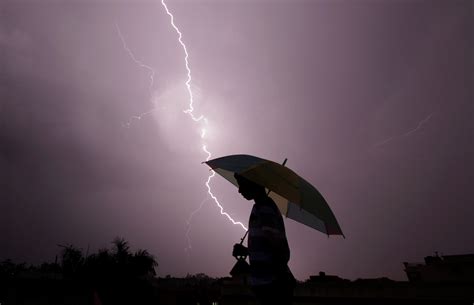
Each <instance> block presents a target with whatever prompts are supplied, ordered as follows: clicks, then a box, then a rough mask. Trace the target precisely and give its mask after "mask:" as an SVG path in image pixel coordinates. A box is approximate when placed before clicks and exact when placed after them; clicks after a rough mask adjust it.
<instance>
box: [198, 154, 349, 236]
mask: <svg viewBox="0 0 474 305" xmlns="http://www.w3.org/2000/svg"><path fill="white" fill-rule="evenodd" d="M285 161H286V160H285ZM204 163H206V164H207V165H208V166H209V167H210V168H211V169H212V170H214V171H215V172H216V173H218V174H219V175H221V176H222V177H224V178H225V179H227V180H228V181H229V182H231V183H232V184H234V185H235V186H237V187H238V184H237V180H236V179H235V177H234V173H237V174H239V175H242V176H243V177H245V178H247V179H249V180H251V181H253V182H255V183H257V184H260V185H262V186H264V187H265V188H266V189H267V190H268V191H269V192H270V193H269V196H270V197H271V198H272V199H273V200H274V201H275V203H276V205H277V206H278V209H279V210H280V212H281V214H282V215H284V216H286V217H288V218H290V219H293V220H295V221H297V222H299V223H302V224H305V225H307V226H309V227H311V228H314V229H316V230H318V231H320V232H323V233H325V234H327V235H328V236H329V235H342V236H344V234H343V233H342V230H341V228H340V227H339V224H338V223H337V220H336V217H335V216H334V214H333V212H332V211H331V209H330V208H329V205H328V204H327V202H326V200H325V199H324V198H323V196H322V195H321V194H320V193H319V191H318V190H316V188H315V187H314V186H312V185H311V184H310V183H309V182H307V181H306V180H305V179H303V178H301V177H300V176H299V175H298V174H296V173H295V172H294V171H292V170H291V169H289V168H288V167H285V166H284V164H283V165H282V164H279V163H276V162H273V161H270V160H266V159H262V158H259V157H255V156H251V155H230V156H225V157H221V158H216V159H212V160H208V161H206V162H204Z"/></svg>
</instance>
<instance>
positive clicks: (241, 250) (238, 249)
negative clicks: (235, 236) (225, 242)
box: [232, 244, 249, 258]
mask: <svg viewBox="0 0 474 305" xmlns="http://www.w3.org/2000/svg"><path fill="white" fill-rule="evenodd" d="M248 255H249V250H248V249H247V247H245V246H243V245H242V244H235V245H234V250H233V251H232V256H233V257H236V258H237V257H247V256H248Z"/></svg>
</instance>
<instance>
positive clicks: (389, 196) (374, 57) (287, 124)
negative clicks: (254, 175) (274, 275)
mask: <svg viewBox="0 0 474 305" xmlns="http://www.w3.org/2000/svg"><path fill="white" fill-rule="evenodd" d="M473 6H474V5H473V2H472V1H445V0H440V1H434V0H430V1H421V0H413V1H409V0H389V1H370V0H366V1H357V0H347V1H343V0H335V1H329V0H327V1H326V0H319V1H241V2H238V1H218V0H214V1H172V0H169V1H168V7H169V9H170V10H171V11H172V13H173V14H174V16H175V22H176V25H177V26H178V27H179V28H180V30H181V32H182V33H183V40H184V42H185V44H186V46H187V49H188V52H189V56H190V57H189V61H190V67H191V70H192V76H193V82H192V88H193V92H194V93H195V112H196V114H197V115H199V114H204V115H206V117H207V118H208V119H209V133H208V138H207V140H206V143H207V145H208V148H209V150H210V151H211V152H212V154H213V156H214V157H219V156H223V155H228V154H236V153H248V154H254V155H257V156H260V157H263V158H268V159H272V160H275V161H277V162H280V161H283V160H284V158H288V163H287V166H289V167H291V168H292V169H294V170H295V171H296V172H298V173H299V174H301V176H303V177H304V178H306V179H307V180H308V181H310V182H312V183H313V184H314V185H315V186H316V187H317V188H318V189H319V190H320V192H321V193H322V194H323V195H324V196H325V198H326V199H327V201H328V202H329V205H330V206H331V208H332V210H333V212H334V213H335V215H336V217H337V219H338V221H339V224H340V225H341V228H342V230H343V231H344V233H345V235H346V237H347V238H346V239H342V238H339V237H332V238H329V239H328V238H327V236H325V235H323V234H321V233H319V232H317V231H314V230H312V229H310V228H308V227H305V226H303V225H300V224H298V223H295V222H293V221H292V220H287V221H286V227H287V236H288V240H289V243H290V247H291V260H290V267H291V269H292V270H293V272H294V274H295V276H296V277H297V278H298V279H300V280H303V279H306V278H307V277H308V276H309V275H311V274H316V273H318V272H319V271H326V272H327V273H328V274H337V275H339V276H342V277H345V278H349V279H356V278H361V277H381V276H388V277H391V278H393V279H405V275H404V273H403V265H402V262H403V261H420V260H422V259H423V257H424V256H426V255H431V254H433V253H434V251H439V252H441V253H443V254H460V253H474V224H473V222H472V219H473V218H474V207H473V199H472V198H473V197H474V188H473V181H474V177H473V176H474V174H473V173H474V157H473V156H474V145H473V143H474V141H473V131H474V129H473V124H472V122H471V120H472V118H473V114H474V113H473V103H472V101H473V100H474V99H473V89H472V84H473V78H472V73H473V67H474V66H473V55H472V54H474V52H473V51H474V50H473V40H474V38H473V28H474V26H473V13H474V10H473ZM116 24H118V25H119V27H120V29H121V32H122V34H123V37H124V38H125V40H126V42H127V44H128V47H129V48H130V49H131V50H132V51H133V52H134V54H135V56H136V58H137V59H139V60H141V61H142V62H143V63H145V64H146V65H149V66H151V67H153V69H154V70H155V71H156V74H155V78H154V84H153V87H152V91H153V95H152V97H151V96H150V92H149V71H148V70H146V69H144V68H141V67H140V66H138V65H137V64H136V63H134V61H133V60H132V58H131V57H130V56H129V54H128V53H127V51H126V50H125V49H124V48H123V46H122V41H121V40H120V37H119V35H118V32H117V29H116ZM0 54H1V61H0V205H1V210H0V232H1V234H0V260H3V259H6V258H12V259H14V260H15V261H27V262H31V263H39V262H42V261H45V260H47V261H52V260H54V257H55V255H56V254H57V253H58V252H59V251H60V249H59V248H58V247H57V246H56V245H57V244H64V243H72V244H74V245H76V246H78V247H80V248H82V249H83V250H84V251H85V250H86V249H87V247H88V246H89V247H90V251H95V250H97V249H98V248H100V247H108V246H110V241H111V240H112V239H113V238H114V237H115V236H123V237H124V238H126V239H127V240H129V241H130V243H131V246H132V248H133V249H137V248H146V249H148V250H149V251H150V252H151V253H153V254H154V255H155V256H156V257H157V259H158V261H159V264H160V266H159V269H158V273H159V275H166V274H172V275H175V276H183V275H186V274H187V273H197V272H204V273H207V274H209V275H211V276H226V275H228V272H229V271H230V269H231V268H232V266H233V264H234V261H235V260H234V258H233V257H232V256H231V255H230V254H231V251H232V245H233V244H234V243H236V242H238V241H239V239H240V237H241V236H242V235H243V233H244V231H243V230H242V228H240V227H239V226H235V225H232V224H231V223H230V222H229V221H228V220H227V219H226V218H225V217H223V216H221V215H220V213H219V209H218V208H217V206H216V205H215V204H214V203H213V202H212V201H207V202H205V203H204V205H203V207H202V209H201V210H200V211H199V212H197V213H195V214H194V218H193V219H192V223H191V227H190V235H189V236H190V239H191V246H192V248H191V249H190V250H189V251H185V248H186V247H187V246H188V242H187V239H186V231H187V229H188V226H187V220H188V218H189V216H190V214H191V213H192V212H193V211H195V210H196V209H197V208H198V207H199V205H200V204H201V202H202V201H203V200H204V199H206V196H207V190H206V188H205V186H204V183H205V181H206V179H207V176H208V174H209V172H208V169H207V167H206V166H205V165H202V164H201V162H202V161H204V160H205V158H206V154H205V153H203V152H202V150H201V139H200V137H199V129H198V125H196V124H195V123H194V122H193V121H192V120H191V119H190V118H189V116H188V115H186V114H184V113H183V110H185V109H186V108H187V107H188V103H189V101H188V96H187V92H186V87H185V85H184V82H185V80H186V69H185V66H184V53H183V50H182V48H181V46H180V45H179V44H178V41H177V35H176V32H175V31H174V30H173V29H172V27H171V25H170V20H169V17H168V16H167V15H166V13H165V11H164V9H163V7H162V6H161V4H160V2H159V1H158V0H156V1H147V2H135V1H134V2H131V1H130V2H128V1H127V2H116V1H92V0H91V1H49V2H42V3H41V4H40V3H39V1H31V2H28V1H8V0H7V1H2V4H0ZM154 106H156V110H155V111H154V112H153V114H152V115H149V116H145V117H144V118H143V119H142V120H140V121H138V120H133V121H132V124H131V125H130V127H129V128H126V127H124V124H125V123H127V122H128V120H129V118H130V117H131V116H133V115H137V114H140V113H142V112H145V111H147V110H150V109H151V108H153V107H154ZM417 127H418V128H417ZM211 186H212V189H213V192H214V194H215V195H216V196H217V197H218V198H219V200H220V202H221V203H222V205H223V206H224V207H225V210H226V211H227V212H229V213H230V214H231V215H232V217H234V218H235V219H236V220H238V221H242V222H244V223H247V221H248V216H249V213H250V209H251V203H250V202H247V201H245V200H244V199H243V198H241V197H240V195H239V194H238V193H237V191H236V189H235V188H234V187H233V186H232V185H230V184H229V183H228V182H226V181H224V179H221V178H220V177H216V178H215V179H214V180H212V182H211Z"/></svg>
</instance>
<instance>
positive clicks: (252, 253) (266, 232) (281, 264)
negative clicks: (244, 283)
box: [233, 174, 295, 305]
mask: <svg viewBox="0 0 474 305" xmlns="http://www.w3.org/2000/svg"><path fill="white" fill-rule="evenodd" d="M234 177H235V178H236V179H237V182H238V184H239V193H240V194H242V196H243V197H244V198H245V199H247V200H254V201H255V204H254V205H253V208H252V212H251V214H250V219H249V232H248V248H246V247H244V246H242V245H241V244H235V245H234V250H233V255H234V256H237V255H242V254H245V253H248V256H249V261H250V279H249V282H250V286H251V288H252V290H253V292H254V294H255V296H256V297H257V299H258V300H259V302H260V303H261V304H262V305H267V304H282V305H283V304H291V299H292V296H293V288H294V285H295V278H294V277H293V275H292V274H291V271H290V269H289V268H288V261H289V259H290V248H289V247H288V241H287V240H286V234H285V224H284V223H283V218H282V216H281V213H280V211H279V210H278V207H277V206H276V204H275V202H274V201H273V200H272V199H271V198H270V197H268V195H267V194H266V192H265V188H264V187H263V186H261V185H258V184H256V183H254V182H252V181H250V180H248V179H246V178H244V177H243V176H241V175H238V174H235V175H234Z"/></svg>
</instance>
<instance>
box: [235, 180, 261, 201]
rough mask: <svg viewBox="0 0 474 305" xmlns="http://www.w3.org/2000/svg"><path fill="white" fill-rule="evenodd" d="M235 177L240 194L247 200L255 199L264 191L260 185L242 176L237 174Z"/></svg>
mask: <svg viewBox="0 0 474 305" xmlns="http://www.w3.org/2000/svg"><path fill="white" fill-rule="evenodd" d="M234 177H235V178H236V180H237V183H238V184H239V193H240V194H241V195H242V197H244V198H245V199H247V200H252V199H255V198H256V197H257V195H258V194H259V193H260V192H261V191H262V190H263V188H262V187H261V186H260V185H258V184H256V183H254V182H252V181H250V180H248V179H246V178H244V177H243V176H241V175H238V174H235V175H234Z"/></svg>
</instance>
